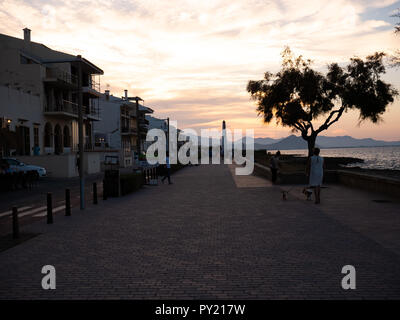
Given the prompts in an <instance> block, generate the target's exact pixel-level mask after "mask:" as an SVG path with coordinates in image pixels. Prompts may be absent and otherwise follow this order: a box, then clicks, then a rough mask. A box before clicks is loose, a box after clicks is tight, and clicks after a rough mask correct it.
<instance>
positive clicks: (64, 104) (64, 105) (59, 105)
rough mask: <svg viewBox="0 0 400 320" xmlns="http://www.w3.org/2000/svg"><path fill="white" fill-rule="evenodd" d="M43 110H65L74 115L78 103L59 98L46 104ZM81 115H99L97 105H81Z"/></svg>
mask: <svg viewBox="0 0 400 320" xmlns="http://www.w3.org/2000/svg"><path fill="white" fill-rule="evenodd" d="M44 111H45V112H67V113H71V114H74V115H78V104H77V103H75V102H72V101H67V100H61V101H57V102H55V103H53V104H48V105H46V106H45V108H44ZM82 113H83V115H90V116H93V117H99V116H100V110H99V108H98V106H96V105H91V106H82Z"/></svg>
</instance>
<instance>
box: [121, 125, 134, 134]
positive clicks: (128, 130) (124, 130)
mask: <svg viewBox="0 0 400 320" xmlns="http://www.w3.org/2000/svg"><path fill="white" fill-rule="evenodd" d="M121 133H137V128H133V127H125V126H124V127H121Z"/></svg>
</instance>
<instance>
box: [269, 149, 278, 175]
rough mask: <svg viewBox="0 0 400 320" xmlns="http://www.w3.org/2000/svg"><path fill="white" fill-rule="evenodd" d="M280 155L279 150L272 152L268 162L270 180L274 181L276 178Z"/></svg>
mask: <svg viewBox="0 0 400 320" xmlns="http://www.w3.org/2000/svg"><path fill="white" fill-rule="evenodd" d="M280 155H281V152H280V151H277V152H276V154H274V155H273V156H272V157H271V159H270V161H269V163H270V169H271V174H272V182H273V183H275V182H276V180H277V179H278V169H279V156H280Z"/></svg>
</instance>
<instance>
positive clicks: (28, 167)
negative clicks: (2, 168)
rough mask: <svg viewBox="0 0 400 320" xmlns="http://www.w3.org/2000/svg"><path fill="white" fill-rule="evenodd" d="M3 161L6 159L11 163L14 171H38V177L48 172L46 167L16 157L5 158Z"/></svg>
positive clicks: (11, 168)
mask: <svg viewBox="0 0 400 320" xmlns="http://www.w3.org/2000/svg"><path fill="white" fill-rule="evenodd" d="M3 161H6V162H7V163H8V164H9V166H10V170H11V171H12V172H19V171H22V172H27V171H36V172H37V174H38V177H44V176H45V175H46V173H47V172H46V169H45V168H43V167H39V166H35V165H32V164H26V163H23V162H22V161H19V160H18V159H15V158H3Z"/></svg>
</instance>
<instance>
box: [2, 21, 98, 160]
mask: <svg viewBox="0 0 400 320" xmlns="http://www.w3.org/2000/svg"><path fill="white" fill-rule="evenodd" d="M23 31H24V38H23V39H19V38H15V37H11V36H8V35H4V34H0V119H1V123H0V124H1V128H2V129H1V130H8V131H10V132H11V133H12V132H13V133H15V140H16V143H15V146H14V147H10V148H7V147H6V146H7V143H5V142H3V144H2V145H3V147H2V151H1V152H2V154H4V155H9V154H12V155H16V156H29V155H44V154H46V155H65V154H71V153H74V152H75V151H77V150H78V99H79V91H80V90H82V110H83V122H84V136H85V138H84V143H85V149H86V150H93V147H94V137H93V123H94V122H96V121H99V120H101V115H100V113H99V98H100V96H101V93H100V75H102V74H103V71H102V70H101V69H100V68H98V67H97V66H96V65H94V64H93V63H91V62H90V61H88V60H86V59H85V58H83V57H81V56H74V55H70V54H67V53H63V52H60V51H56V50H52V49H50V48H48V47H47V46H45V45H44V44H41V43H36V42H33V41H31V30H29V29H27V28H25V29H24V30H23ZM79 72H81V85H79V83H78V82H79ZM10 145H12V144H10Z"/></svg>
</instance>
